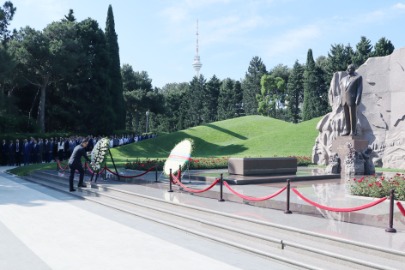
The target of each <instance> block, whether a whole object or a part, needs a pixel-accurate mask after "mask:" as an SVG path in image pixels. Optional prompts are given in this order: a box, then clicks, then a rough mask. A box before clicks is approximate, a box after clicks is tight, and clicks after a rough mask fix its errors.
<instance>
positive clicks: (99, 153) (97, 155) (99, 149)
mask: <svg viewBox="0 0 405 270" xmlns="http://www.w3.org/2000/svg"><path fill="white" fill-rule="evenodd" d="M109 146H110V140H109V139H108V138H102V139H100V140H99V141H98V142H97V143H96V145H95V146H94V148H93V151H91V167H92V169H93V170H95V171H99V170H100V169H101V164H102V163H103V161H104V158H105V155H106V154H107V151H108V147H109Z"/></svg>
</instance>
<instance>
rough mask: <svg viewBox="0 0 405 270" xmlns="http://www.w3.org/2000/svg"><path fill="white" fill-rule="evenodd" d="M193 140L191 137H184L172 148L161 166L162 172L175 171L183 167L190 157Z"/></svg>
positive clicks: (167, 173)
mask: <svg viewBox="0 0 405 270" xmlns="http://www.w3.org/2000/svg"><path fill="white" fill-rule="evenodd" d="M193 145H194V142H193V140H191V139H184V140H182V141H181V142H179V143H178V144H176V146H175V147H174V148H173V150H172V151H171V152H170V155H169V157H168V158H167V160H166V162H165V165H164V166H163V172H164V173H165V174H166V175H169V174H170V169H172V173H176V172H177V171H178V170H179V167H181V168H184V167H185V165H186V164H187V163H188V162H189V161H190V159H191V152H192V151H193Z"/></svg>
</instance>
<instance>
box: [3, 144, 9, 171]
mask: <svg viewBox="0 0 405 270" xmlns="http://www.w3.org/2000/svg"><path fill="white" fill-rule="evenodd" d="M8 156H9V149H8V144H7V142H6V140H3V143H2V144H1V165H7V164H8Z"/></svg>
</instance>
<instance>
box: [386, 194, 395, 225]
mask: <svg viewBox="0 0 405 270" xmlns="http://www.w3.org/2000/svg"><path fill="white" fill-rule="evenodd" d="M394 199H395V190H393V189H391V193H390V219H389V220H390V223H389V227H388V228H387V229H385V231H386V232H389V233H396V232H397V230H396V229H394Z"/></svg>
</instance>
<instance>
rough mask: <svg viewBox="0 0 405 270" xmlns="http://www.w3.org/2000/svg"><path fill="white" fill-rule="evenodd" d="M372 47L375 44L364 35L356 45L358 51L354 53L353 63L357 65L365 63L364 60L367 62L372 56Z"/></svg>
mask: <svg viewBox="0 0 405 270" xmlns="http://www.w3.org/2000/svg"><path fill="white" fill-rule="evenodd" d="M372 49H373V46H372V45H371V41H370V40H369V39H367V38H366V37H364V36H362V37H361V39H360V41H359V43H357V45H356V52H355V53H354V55H353V64H355V65H356V67H359V66H361V65H362V64H364V62H366V61H367V59H368V58H369V57H370V56H371V51H372Z"/></svg>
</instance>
